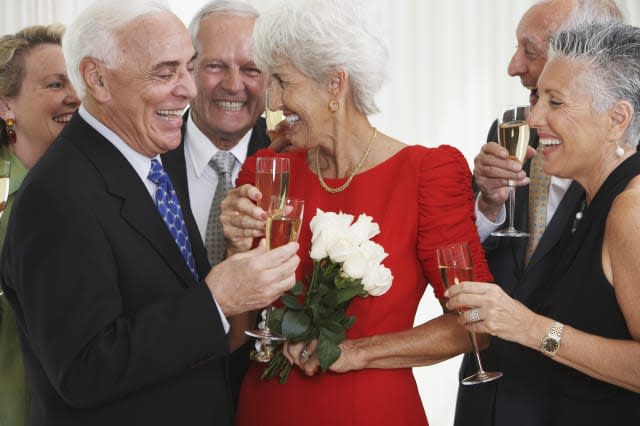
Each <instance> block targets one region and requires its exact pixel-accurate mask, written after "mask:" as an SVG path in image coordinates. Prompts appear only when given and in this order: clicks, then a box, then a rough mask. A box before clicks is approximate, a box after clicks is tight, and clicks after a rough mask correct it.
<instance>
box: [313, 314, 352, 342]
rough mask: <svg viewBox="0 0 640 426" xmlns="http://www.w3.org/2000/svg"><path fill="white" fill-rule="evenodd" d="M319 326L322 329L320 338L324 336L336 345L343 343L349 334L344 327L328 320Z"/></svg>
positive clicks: (319, 322)
mask: <svg viewBox="0 0 640 426" xmlns="http://www.w3.org/2000/svg"><path fill="white" fill-rule="evenodd" d="M318 326H319V327H320V336H323V335H324V337H325V338H326V339H328V340H330V341H332V342H333V343H335V344H339V343H342V341H343V340H344V338H345V336H346V334H347V332H346V330H345V329H344V327H342V325H340V324H339V323H337V322H332V321H326V320H324V321H318Z"/></svg>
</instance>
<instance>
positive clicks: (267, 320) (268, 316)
mask: <svg viewBox="0 0 640 426" xmlns="http://www.w3.org/2000/svg"><path fill="white" fill-rule="evenodd" d="M272 311H273V303H272V304H271V305H269V306H267V314H266V315H265V318H264V328H265V330H268V331H271V328H270V327H269V323H270V322H271V312H272Z"/></svg>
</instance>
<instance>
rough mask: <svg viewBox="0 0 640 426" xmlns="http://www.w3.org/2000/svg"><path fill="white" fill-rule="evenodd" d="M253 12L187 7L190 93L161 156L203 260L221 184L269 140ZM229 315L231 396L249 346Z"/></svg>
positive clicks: (212, 257) (217, 234)
mask: <svg viewBox="0 0 640 426" xmlns="http://www.w3.org/2000/svg"><path fill="white" fill-rule="evenodd" d="M258 15H259V14H258V11H257V10H256V9H255V8H254V7H253V6H251V5H250V4H248V3H245V2H242V1H239V0H214V1H211V2H209V3H207V4H205V5H204V6H202V8H200V10H199V11H198V12H197V13H196V14H195V16H194V17H193V19H192V20H191V23H190V24H189V33H190V35H191V41H192V42H193V46H194V48H195V50H196V55H197V56H196V59H195V61H194V72H193V76H194V79H195V82H196V87H197V95H196V97H195V98H194V99H192V100H191V102H190V108H189V110H188V111H187V112H186V113H185V115H184V122H185V124H184V126H183V128H182V141H181V143H180V146H178V148H177V149H175V150H172V151H169V152H167V153H166V154H163V155H162V160H163V163H164V165H165V167H166V169H167V171H168V173H169V175H170V176H171V178H172V179H173V181H174V185H175V188H176V192H177V193H178V194H180V195H182V196H183V198H184V199H186V200H189V203H190V206H191V210H192V212H193V216H194V218H195V220H196V225H197V226H198V231H199V234H200V237H201V239H202V241H203V242H204V243H205V246H206V249H207V256H208V259H209V263H210V264H211V266H215V265H216V264H217V263H218V262H220V260H222V258H223V257H224V241H225V240H224V235H223V234H222V227H221V225H220V221H219V215H220V202H221V201H222V199H224V196H225V195H226V192H225V190H228V189H229V188H231V187H232V186H234V182H235V180H236V178H237V176H238V172H239V171H240V167H241V166H242V164H243V163H244V161H245V159H246V158H247V157H249V156H251V155H253V154H254V153H255V152H256V151H257V150H258V149H261V148H266V147H267V146H269V144H270V143H271V141H270V140H269V138H268V136H267V133H266V123H265V120H264V118H262V117H260V115H261V114H262V112H263V111H264V102H265V100H264V97H265V87H264V79H263V75H262V72H261V71H260V70H259V69H258V67H257V66H256V64H255V63H254V62H253V58H252V56H251V54H252V49H251V46H252V40H251V35H252V33H253V24H254V23H255V21H256V19H257V17H258ZM225 165H226V167H228V170H226V171H227V172H228V173H226V174H225V170H224V169H225ZM247 319H249V321H247ZM229 322H230V324H231V329H230V330H229V343H230V345H231V351H232V354H231V358H230V362H229V380H230V382H231V390H232V394H233V399H234V401H235V400H236V399H237V394H238V392H239V389H240V383H241V382H242V379H243V377H244V373H245V371H246V370H247V368H248V367H249V353H250V349H251V347H252V346H251V344H250V343H251V342H249V341H248V338H247V336H246V335H245V334H244V330H246V329H250V328H253V327H255V324H254V323H253V322H252V321H251V316H246V315H244V316H240V317H235V318H229Z"/></svg>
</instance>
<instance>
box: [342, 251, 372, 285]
mask: <svg viewBox="0 0 640 426" xmlns="http://www.w3.org/2000/svg"><path fill="white" fill-rule="evenodd" d="M368 270H369V262H367V259H366V258H365V257H364V256H363V255H362V253H361V252H359V251H354V252H353V253H352V254H351V255H350V256H349V257H348V258H347V259H346V260H345V261H344V263H343V264H342V271H343V272H344V273H345V274H347V275H348V276H349V277H351V278H353V279H356V280H357V279H359V278H363V277H364V275H365V274H366V273H367V271H368Z"/></svg>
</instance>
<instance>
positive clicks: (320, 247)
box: [309, 232, 329, 260]
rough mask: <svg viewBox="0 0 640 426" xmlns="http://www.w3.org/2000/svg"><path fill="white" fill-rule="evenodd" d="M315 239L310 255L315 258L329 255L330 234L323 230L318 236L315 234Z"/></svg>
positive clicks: (318, 258)
mask: <svg viewBox="0 0 640 426" xmlns="http://www.w3.org/2000/svg"><path fill="white" fill-rule="evenodd" d="M313 240H315V241H313V244H311V251H310V252H309V256H310V257H311V258H312V259H313V260H320V259H324V258H325V257H327V256H329V235H328V234H327V233H326V232H323V233H320V234H318V238H316V235H314V236H313Z"/></svg>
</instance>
